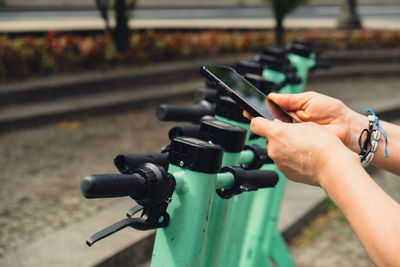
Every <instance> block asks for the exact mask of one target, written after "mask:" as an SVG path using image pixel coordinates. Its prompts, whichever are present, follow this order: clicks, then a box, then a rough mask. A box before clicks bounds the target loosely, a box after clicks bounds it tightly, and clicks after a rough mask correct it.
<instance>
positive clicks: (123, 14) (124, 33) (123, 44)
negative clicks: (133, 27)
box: [113, 0, 130, 52]
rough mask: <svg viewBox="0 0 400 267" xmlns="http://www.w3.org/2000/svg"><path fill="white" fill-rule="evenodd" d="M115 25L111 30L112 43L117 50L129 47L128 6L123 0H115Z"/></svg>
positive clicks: (120, 50)
mask: <svg viewBox="0 0 400 267" xmlns="http://www.w3.org/2000/svg"><path fill="white" fill-rule="evenodd" d="M115 13H116V24H117V25H116V27H115V29H114V32H113V37H114V43H115V46H116V48H117V50H118V51H119V52H124V51H126V50H127V49H128V48H129V38H130V30H129V26H128V8H127V6H126V3H125V0H115Z"/></svg>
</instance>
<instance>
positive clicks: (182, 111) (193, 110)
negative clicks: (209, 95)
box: [156, 101, 215, 122]
mask: <svg viewBox="0 0 400 267" xmlns="http://www.w3.org/2000/svg"><path fill="white" fill-rule="evenodd" d="M214 109H215V106H214V105H212V104H211V103H208V102H207V101H201V102H200V103H198V104H196V105H193V106H181V105H172V104H163V105H160V106H158V108H157V110H156V116H157V118H158V119H159V120H160V121H187V122H197V121H199V120H200V119H201V117H203V116H205V115H214Z"/></svg>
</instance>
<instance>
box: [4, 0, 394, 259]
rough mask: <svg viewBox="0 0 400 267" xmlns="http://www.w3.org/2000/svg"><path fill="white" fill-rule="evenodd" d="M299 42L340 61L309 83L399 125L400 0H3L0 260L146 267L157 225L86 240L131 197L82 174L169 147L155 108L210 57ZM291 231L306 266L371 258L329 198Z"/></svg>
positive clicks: (227, 59)
mask: <svg viewBox="0 0 400 267" xmlns="http://www.w3.org/2000/svg"><path fill="white" fill-rule="evenodd" d="M280 2H281V3H285V5H280V4H279V3H280ZM293 40H308V41H311V42H312V44H313V50H314V51H315V52H317V53H318V54H321V55H322V56H323V57H325V58H327V59H329V60H330V62H331V64H332V68H331V69H329V70H321V71H319V72H316V73H313V74H311V76H310V78H309V84H308V86H307V90H313V91H317V92H321V93H324V94H328V95H331V96H333V97H337V98H339V99H341V100H343V101H344V102H345V103H346V104H347V105H349V106H350V107H351V108H353V109H355V110H356V111H358V112H362V113H364V112H365V110H366V109H367V108H372V109H374V110H375V111H376V112H377V114H378V116H380V117H381V118H382V119H385V120H389V121H392V122H395V123H398V122H400V78H399V77H400V1H399V0H375V1H372V0H358V1H356V0H324V1H323V0H309V1H307V0H297V1H296V0H292V1H275V0H220V1H208V0H207V1H205V0H202V1H200V0H185V1H178V0H146V1H145V0H142V1H134V0H109V1H108V0H79V1H78V0H69V1H66V0H36V1H28V0H0V183H1V186H0V266H54V265H55V264H56V265H57V266H147V265H148V260H149V256H150V255H151V242H152V239H151V238H152V235H151V233H147V232H146V233H143V232H139V231H134V230H125V232H123V233H119V235H118V236H116V237H113V238H111V241H109V242H104V243H101V244H99V245H98V246H97V244H96V246H95V247H93V248H91V249H89V248H87V247H86V245H85V244H84V241H85V239H86V238H87V237H88V236H89V235H90V234H92V233H94V232H96V231H98V230H100V229H102V228H103V227H105V226H107V225H109V224H111V223H113V222H115V221H116V220H118V219H119V218H122V217H123V215H124V214H123V213H124V211H125V210H127V209H129V208H130V207H131V206H133V202H132V201H131V200H129V199H123V200H121V199H112V200H109V199H107V200H85V199H84V198H83V196H82V195H81V192H80V181H81V179H82V178H83V177H85V176H87V175H89V174H92V173H116V169H115V167H114V166H113V158H114V157H115V155H117V154H121V153H143V152H159V151H160V150H161V149H162V148H163V147H164V146H165V145H167V144H168V143H169V138H168V135H167V133H168V129H170V128H171V127H172V126H175V125H176V124H174V123H171V122H159V121H157V119H156V117H155V114H154V111H155V108H156V107H157V105H159V104H161V103H168V102H170V103H177V104H178V103H180V104H191V103H193V95H194V93H195V92H196V90H197V89H199V88H202V87H204V86H205V85H204V81H203V80H202V78H201V77H200V75H198V68H199V67H200V65H201V64H221V65H222V64H223V65H234V64H235V63H236V62H238V61H240V60H244V59H251V58H253V57H254V56H255V55H258V54H259V53H260V52H261V51H262V50H263V49H265V48H267V47H270V46H273V45H281V46H282V45H288V44H290V43H291V42H292V41H293ZM368 171H369V172H370V174H371V175H372V176H373V177H374V179H375V180H376V181H377V183H378V184H380V185H381V186H382V187H383V188H384V189H385V190H386V191H387V192H388V193H390V194H391V195H392V197H394V198H395V199H396V200H398V201H399V200H400V195H399V194H400V182H399V181H400V179H398V178H397V177H394V176H393V175H391V174H389V173H386V172H382V171H380V170H377V169H375V168H373V167H371V168H369V170H368ZM310 208H312V207H310ZM287 239H288V242H289V248H290V250H291V252H292V255H293V257H294V259H295V261H296V263H297V264H298V266H338V265H339V264H340V265H342V266H374V264H373V263H372V262H371V261H370V260H369V258H368V256H367V255H366V253H365V251H364V249H363V248H362V247H361V245H360V243H359V242H358V240H357V238H356V237H355V235H354V233H353V232H352V230H351V229H350V227H349V225H348V223H347V222H346V220H345V218H344V217H343V215H342V214H341V213H340V211H338V210H337V208H336V207H335V206H334V205H333V204H332V203H331V202H330V201H329V200H327V201H326V205H325V206H324V207H323V208H322V209H321V210H320V212H318V213H315V214H313V216H312V217H311V218H310V219H309V220H307V221H306V222H304V223H303V224H302V227H300V228H299V230H298V231H296V233H295V234H292V235H291V236H290V237H287ZM127 255H128V256H127ZM132 258H135V260H134V261H133V260H132Z"/></svg>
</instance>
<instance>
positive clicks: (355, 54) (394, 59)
mask: <svg viewBox="0 0 400 267" xmlns="http://www.w3.org/2000/svg"><path fill="white" fill-rule="evenodd" d="M322 56H323V57H324V58H327V59H329V60H330V62H331V64H332V66H333V67H336V66H348V65H363V64H367V65H380V64H382V65H384V64H400V49H377V50H364V51H363V50H358V51H354V50H350V51H349V50H345V51H326V52H322Z"/></svg>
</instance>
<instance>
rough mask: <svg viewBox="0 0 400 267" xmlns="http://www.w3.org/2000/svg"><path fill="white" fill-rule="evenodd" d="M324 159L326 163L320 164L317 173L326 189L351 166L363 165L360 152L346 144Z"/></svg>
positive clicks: (320, 182)
mask: <svg viewBox="0 0 400 267" xmlns="http://www.w3.org/2000/svg"><path fill="white" fill-rule="evenodd" d="M322 159H323V162H325V163H324V164H321V165H320V166H321V169H320V170H319V171H318V173H317V177H318V178H317V179H318V181H319V184H320V186H321V187H322V188H323V189H324V190H325V189H326V188H327V187H328V186H329V185H330V184H331V183H335V180H336V179H337V178H339V177H340V176H341V175H340V174H341V173H342V172H346V170H348V169H349V168H351V167H361V164H360V157H359V156H358V154H356V153H355V152H353V151H351V150H349V149H347V148H345V147H344V146H342V147H341V148H338V149H336V150H334V151H330V153H329V154H328V155H327V157H325V158H322Z"/></svg>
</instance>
